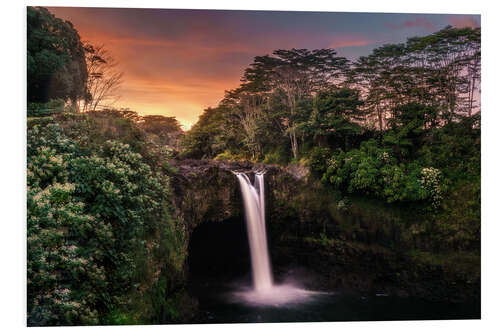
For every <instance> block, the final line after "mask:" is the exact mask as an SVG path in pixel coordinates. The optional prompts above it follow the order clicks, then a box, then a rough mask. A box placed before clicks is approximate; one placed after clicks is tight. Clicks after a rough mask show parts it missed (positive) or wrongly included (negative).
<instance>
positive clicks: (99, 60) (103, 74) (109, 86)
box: [83, 43, 123, 111]
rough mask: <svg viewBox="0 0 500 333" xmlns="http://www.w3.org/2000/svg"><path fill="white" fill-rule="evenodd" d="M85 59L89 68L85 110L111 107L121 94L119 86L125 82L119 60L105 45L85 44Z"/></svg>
mask: <svg viewBox="0 0 500 333" xmlns="http://www.w3.org/2000/svg"><path fill="white" fill-rule="evenodd" d="M84 50H85V61H86V63H87V69H88V80H87V91H88V95H87V96H86V98H85V100H84V106H83V111H96V110H98V109H100V108H103V107H109V106H110V105H111V104H113V103H114V102H115V101H116V100H117V99H118V98H119V96H117V91H118V88H119V87H120V86H121V84H122V83H123V72H122V71H120V70H119V69H118V62H117V61H116V60H115V59H114V58H113V56H112V55H111V54H110V52H109V51H108V50H106V48H105V47H104V45H97V46H93V45H92V44H90V43H86V44H85V45H84Z"/></svg>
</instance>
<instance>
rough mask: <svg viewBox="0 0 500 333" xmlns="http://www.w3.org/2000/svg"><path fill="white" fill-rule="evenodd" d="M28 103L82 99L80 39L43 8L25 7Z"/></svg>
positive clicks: (84, 70)
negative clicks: (58, 99)
mask: <svg viewBox="0 0 500 333" xmlns="http://www.w3.org/2000/svg"><path fill="white" fill-rule="evenodd" d="M27 21H28V22H27V33H28V36H27V47H28V52H27V74H28V78H27V80H28V84H27V88H28V102H41V103H46V102H48V101H49V100H50V99H56V98H60V99H63V100H70V101H71V102H72V104H74V105H76V103H77V101H78V100H79V99H80V98H83V97H85V96H86V93H87V91H86V83H87V65H86V63H85V52H84V49H83V45H82V43H81V41H80V36H79V35H78V32H77V31H76V30H75V28H74V27H73V25H72V24H71V22H69V21H63V20H61V19H59V18H57V17H55V16H54V15H53V14H51V13H50V12H49V11H48V10H47V9H46V8H43V7H28V8H27Z"/></svg>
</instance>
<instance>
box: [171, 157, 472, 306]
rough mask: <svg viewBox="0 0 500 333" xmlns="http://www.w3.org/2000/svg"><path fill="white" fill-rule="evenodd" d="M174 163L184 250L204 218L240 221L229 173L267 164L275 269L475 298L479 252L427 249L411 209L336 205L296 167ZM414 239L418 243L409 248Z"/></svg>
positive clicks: (321, 284) (363, 288)
mask: <svg viewBox="0 0 500 333" xmlns="http://www.w3.org/2000/svg"><path fill="white" fill-rule="evenodd" d="M173 166H175V167H176V168H177V169H178V172H177V174H176V175H175V176H174V177H173V181H172V187H173V190H174V197H175V206H176V210H177V212H176V215H177V217H178V218H179V219H180V220H181V221H182V223H183V224H184V226H185V229H186V231H187V232H186V234H187V236H188V237H187V239H186V248H187V246H188V244H189V239H190V236H191V234H192V233H193V230H195V228H197V227H198V226H200V225H201V224H202V223H205V222H208V223H214V222H215V223H230V222H226V221H233V222H234V221H235V220H240V221H242V220H243V218H244V212H243V204H242V201H241V194H240V189H239V184H238V181H237V178H236V177H235V175H234V174H233V173H232V172H235V171H237V172H247V173H252V171H262V170H265V171H266V176H265V181H266V210H267V212H266V216H267V228H268V238H269V243H270V252H271V257H272V261H273V266H274V270H275V273H278V274H279V272H280V270H281V269H282V268H283V267H286V266H287V265H289V264H292V263H293V264H297V265H302V266H306V267H308V268H309V269H312V270H314V271H315V272H317V273H318V276H320V277H321V278H318V280H317V284H316V285H315V286H311V287H313V288H322V289H351V290H354V291H359V292H373V293H389V294H397V295H409V296H419V297H424V298H428V299H449V300H463V299H479V294H480V275H479V272H480V269H478V267H479V265H480V262H479V257H477V256H467V257H463V256H460V254H457V255H456V256H455V257H454V258H451V257H446V255H442V254H439V255H437V254H435V253H432V251H431V250H429V249H426V248H425V244H426V241H425V238H419V237H418V236H415V234H416V233H415V226H418V223H416V222H415V221H417V220H418V219H417V220H415V216H414V215H415V214H413V218H412V214H407V213H408V212H398V211H394V210H392V209H390V207H384V206H381V205H380V204H378V205H371V204H367V203H354V202H353V203H349V204H348V205H347V207H345V206H344V204H342V205H339V203H338V198H335V197H334V194H333V193H329V192H328V190H327V189H325V188H324V187H323V186H321V184H319V183H317V182H315V181H314V180H313V179H312V178H311V177H310V175H309V173H308V171H307V169H306V168H303V167H300V166H291V167H290V166H289V167H287V168H283V167H279V166H272V165H262V164H251V163H249V162H246V163H245V162H234V163H227V162H220V161H212V160H210V161H209V160H206V161H204V160H183V161H177V162H175V164H174V165H173ZM250 177H251V176H250ZM335 199H337V200H335ZM405 214H406V215H405ZM417 217H418V216H417ZM417 222H418V221H417ZM419 244H423V245H422V246H420V248H419V250H418V251H416V252H415V248H416V247H419Z"/></svg>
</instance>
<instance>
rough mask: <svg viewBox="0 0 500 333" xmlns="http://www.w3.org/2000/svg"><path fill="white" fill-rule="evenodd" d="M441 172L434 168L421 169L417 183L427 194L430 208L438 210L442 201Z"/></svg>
mask: <svg viewBox="0 0 500 333" xmlns="http://www.w3.org/2000/svg"><path fill="white" fill-rule="evenodd" d="M440 179H441V171H439V170H438V169H435V168H423V169H422V171H421V172H420V179H419V182H420V184H422V186H423V187H424V188H425V189H426V190H427V191H428V192H429V198H430V200H431V203H432V206H433V207H434V208H438V207H439V206H440V205H441V201H442V200H443V193H442V192H443V191H442V188H441V184H440Z"/></svg>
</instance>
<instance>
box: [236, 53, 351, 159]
mask: <svg viewBox="0 0 500 333" xmlns="http://www.w3.org/2000/svg"><path fill="white" fill-rule="evenodd" d="M336 54H337V53H336V52H335V51H334V50H333V49H320V50H312V51H310V50H307V49H291V50H276V51H274V52H273V54H272V55H265V56H258V57H255V59H254V62H253V63H252V64H251V65H250V66H249V67H248V68H247V69H246V70H245V73H244V75H243V78H242V81H243V84H242V86H243V87H250V88H251V89H252V90H253V91H255V92H260V93H267V94H269V93H271V94H273V95H275V96H279V97H280V99H281V102H282V104H283V105H284V106H285V107H286V111H287V112H286V113H285V114H283V117H282V119H281V125H282V128H283V130H284V134H285V135H287V136H288V137H289V140H290V146H291V151H292V154H293V157H294V158H297V157H298V152H299V140H298V137H297V124H296V120H297V116H298V114H297V105H298V102H299V101H300V100H301V99H303V98H306V97H309V96H312V95H313V94H315V93H317V92H318V91H320V90H322V89H325V88H327V87H330V86H332V85H340V84H341V83H342V82H343V80H344V79H345V76H346V72H347V68H348V60H347V59H345V58H343V57H337V56H336Z"/></svg>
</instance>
